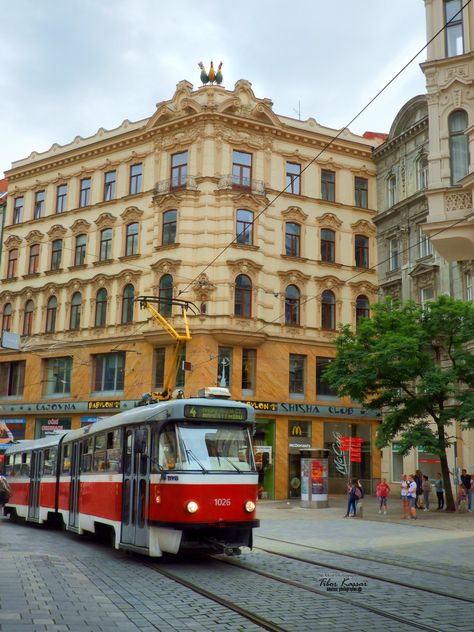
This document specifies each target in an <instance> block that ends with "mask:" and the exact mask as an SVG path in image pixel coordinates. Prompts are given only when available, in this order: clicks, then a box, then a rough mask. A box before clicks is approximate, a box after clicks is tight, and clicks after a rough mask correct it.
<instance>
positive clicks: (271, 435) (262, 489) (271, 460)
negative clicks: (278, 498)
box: [252, 419, 276, 500]
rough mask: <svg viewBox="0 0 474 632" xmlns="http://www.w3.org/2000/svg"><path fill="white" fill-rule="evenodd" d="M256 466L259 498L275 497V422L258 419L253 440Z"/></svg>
mask: <svg viewBox="0 0 474 632" xmlns="http://www.w3.org/2000/svg"><path fill="white" fill-rule="evenodd" d="M252 443H253V451H254V455H255V464H256V467H257V471H258V497H259V498H261V499H263V500H266V499H270V498H274V497H275V476H274V472H275V457H276V455H275V420H274V419H258V420H257V426H256V431H255V434H254V435H253V438H252Z"/></svg>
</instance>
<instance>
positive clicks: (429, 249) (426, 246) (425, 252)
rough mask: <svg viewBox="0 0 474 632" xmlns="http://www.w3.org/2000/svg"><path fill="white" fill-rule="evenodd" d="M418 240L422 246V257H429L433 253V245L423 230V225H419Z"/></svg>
mask: <svg viewBox="0 0 474 632" xmlns="http://www.w3.org/2000/svg"><path fill="white" fill-rule="evenodd" d="M418 242H419V246H420V257H428V256H429V255H432V254H433V246H432V245H431V240H430V238H429V237H428V235H427V234H426V233H425V232H424V231H423V228H422V226H421V225H420V226H418Z"/></svg>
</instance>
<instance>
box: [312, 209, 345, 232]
mask: <svg viewBox="0 0 474 632" xmlns="http://www.w3.org/2000/svg"><path fill="white" fill-rule="evenodd" d="M316 223H317V224H319V225H320V226H321V228H326V227H328V228H334V229H338V228H340V227H341V226H342V221H341V220H340V219H339V218H338V217H336V216H335V215H334V213H324V215H321V216H320V217H317V218H316Z"/></svg>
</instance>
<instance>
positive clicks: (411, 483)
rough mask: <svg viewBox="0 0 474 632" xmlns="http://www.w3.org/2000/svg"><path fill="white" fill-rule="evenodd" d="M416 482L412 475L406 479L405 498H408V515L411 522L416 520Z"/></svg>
mask: <svg viewBox="0 0 474 632" xmlns="http://www.w3.org/2000/svg"><path fill="white" fill-rule="evenodd" d="M416 494H417V489H416V481H415V476H414V474H410V476H409V477H408V490H407V498H408V506H409V508H410V515H411V519H412V520H416Z"/></svg>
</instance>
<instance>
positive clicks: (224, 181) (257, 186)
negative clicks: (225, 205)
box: [217, 174, 265, 195]
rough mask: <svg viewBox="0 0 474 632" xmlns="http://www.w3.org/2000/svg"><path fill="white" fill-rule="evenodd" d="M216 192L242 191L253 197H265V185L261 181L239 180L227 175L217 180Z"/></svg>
mask: <svg viewBox="0 0 474 632" xmlns="http://www.w3.org/2000/svg"><path fill="white" fill-rule="evenodd" d="M217 190H218V191H225V190H234V191H244V192H248V193H253V194H254V195H265V183H264V182H263V180H251V179H250V178H240V177H236V176H233V175H232V174H227V175H223V176H221V177H220V178H219V182H218V183H217Z"/></svg>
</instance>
